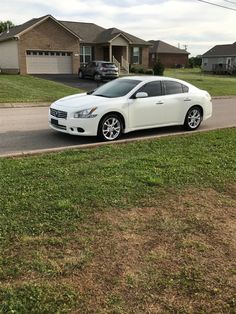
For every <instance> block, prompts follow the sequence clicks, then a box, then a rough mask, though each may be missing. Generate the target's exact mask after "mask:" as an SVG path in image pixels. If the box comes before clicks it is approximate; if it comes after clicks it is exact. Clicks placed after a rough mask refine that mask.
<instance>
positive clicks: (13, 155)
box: [0, 125, 236, 158]
mask: <svg viewBox="0 0 236 314" xmlns="http://www.w3.org/2000/svg"><path fill="white" fill-rule="evenodd" d="M229 128H236V126H235V125H232V126H227V127H218V128H216V129H214V128H210V129H207V130H205V129H203V130H201V129H200V130H197V131H195V132H194V133H193V132H192V131H181V132H174V133H172V134H169V133H168V134H158V135H151V136H146V137H145V136H142V137H138V138H130V139H123V140H122V139H121V140H118V141H114V142H113V141H112V142H97V143H89V144H81V145H72V146H62V147H55V148H43V149H37V150H31V151H22V152H17V153H9V154H2V155H0V158H20V157H28V156H40V155H44V154H53V153H60V152H66V151H75V150H82V149H93V148H97V147H102V146H107V145H122V144H123V145H124V144H129V143H135V142H143V141H147V140H155V139H160V138H163V137H175V136H180V135H181V136H191V135H194V134H198V133H206V132H210V131H217V130H222V129H229Z"/></svg>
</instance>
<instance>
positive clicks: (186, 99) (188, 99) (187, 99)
mask: <svg viewBox="0 0 236 314" xmlns="http://www.w3.org/2000/svg"><path fill="white" fill-rule="evenodd" d="M191 100H192V99H191V98H185V99H184V101H191Z"/></svg>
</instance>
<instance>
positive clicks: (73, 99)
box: [51, 93, 111, 111]
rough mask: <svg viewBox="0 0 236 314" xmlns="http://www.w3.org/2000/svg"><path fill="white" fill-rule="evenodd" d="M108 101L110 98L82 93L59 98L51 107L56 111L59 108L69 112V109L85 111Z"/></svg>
mask: <svg viewBox="0 0 236 314" xmlns="http://www.w3.org/2000/svg"><path fill="white" fill-rule="evenodd" d="M110 100H111V99H110V98H105V97H101V96H94V95H88V94H86V93H82V94H76V95H71V96H67V97H64V98H61V99H59V100H57V101H55V102H54V103H53V104H52V105H51V107H56V108H57V109H59V107H61V108H64V109H65V110H67V111H70V109H71V110H74V109H87V108H89V107H92V106H97V105H102V104H105V103H107V102H109V101H110Z"/></svg>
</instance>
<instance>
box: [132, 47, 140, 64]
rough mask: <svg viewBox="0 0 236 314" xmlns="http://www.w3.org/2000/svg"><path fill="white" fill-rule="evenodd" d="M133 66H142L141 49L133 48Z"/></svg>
mask: <svg viewBox="0 0 236 314" xmlns="http://www.w3.org/2000/svg"><path fill="white" fill-rule="evenodd" d="M133 64H140V48H139V47H134V48H133Z"/></svg>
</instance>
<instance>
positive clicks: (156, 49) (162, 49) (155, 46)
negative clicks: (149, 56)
mask: <svg viewBox="0 0 236 314" xmlns="http://www.w3.org/2000/svg"><path fill="white" fill-rule="evenodd" d="M149 43H151V44H152V47H150V49H149V52H150V53H175V54H185V55H186V54H189V52H187V51H186V50H184V49H179V48H177V47H174V46H172V45H169V44H167V43H165V42H164V41H162V40H149Z"/></svg>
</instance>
